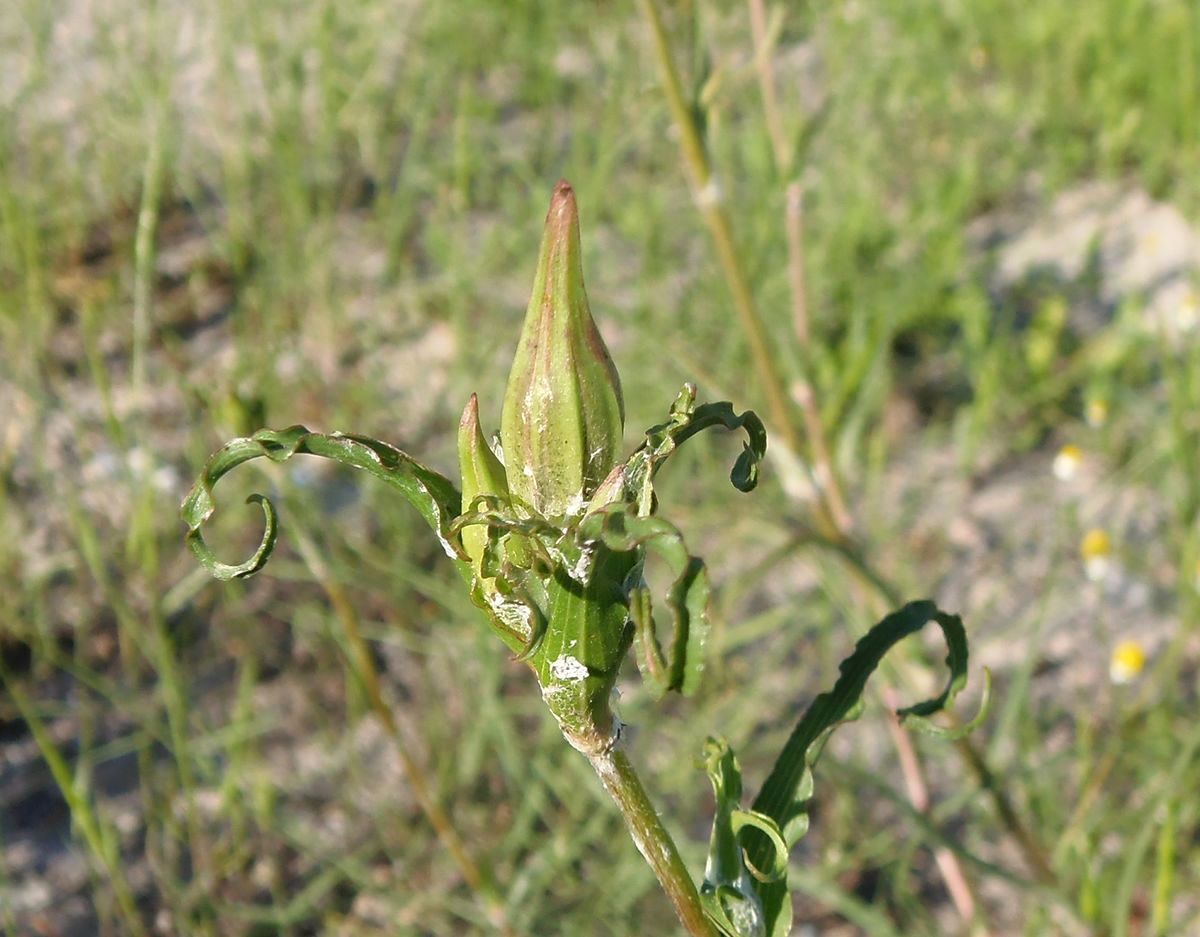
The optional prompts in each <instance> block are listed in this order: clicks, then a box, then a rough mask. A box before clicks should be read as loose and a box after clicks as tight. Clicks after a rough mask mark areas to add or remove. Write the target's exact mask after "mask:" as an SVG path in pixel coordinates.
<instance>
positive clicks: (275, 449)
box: [180, 426, 461, 579]
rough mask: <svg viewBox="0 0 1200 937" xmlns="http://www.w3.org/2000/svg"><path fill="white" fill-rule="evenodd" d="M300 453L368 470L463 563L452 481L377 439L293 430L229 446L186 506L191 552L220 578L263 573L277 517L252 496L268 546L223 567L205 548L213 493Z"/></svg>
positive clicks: (217, 456) (263, 544)
mask: <svg viewBox="0 0 1200 937" xmlns="http://www.w3.org/2000/svg"><path fill="white" fill-rule="evenodd" d="M299 453H306V454H309V455H316V456H321V457H323V458H326V459H332V460H334V461H335V462H340V463H341V464H342V465H349V466H351V467H352V468H357V469H362V470H363V471H365V472H367V473H369V474H371V475H373V476H375V477H376V478H379V479H381V480H383V481H385V482H387V483H388V484H389V485H391V486H392V487H394V488H396V489H398V490H399V491H400V493H401V494H402V495H404V497H405V498H407V499H408V501H409V503H410V504H412V505H413V507H415V508H416V509H417V511H418V512H420V514H421V516H422V517H423V518H425V521H426V523H428V524H429V526H430V527H431V528H432V529H433V531H434V533H435V534H437V536H438V539H439V540H440V541H441V544H442V548H443V549H444V550H445V551H446V553H447V554H448V555H449V556H450V557H452V558H454V559H456V560H460V561H461V556H460V548H459V547H458V546H457V545H456V544H454V543H453V542H452V540H451V535H450V534H449V532H448V526H449V523H450V521H451V520H452V519H453V518H454V517H455V515H457V514H458V512H459V509H460V500H461V499H460V497H459V493H458V489H456V488H455V487H454V484H453V483H452V482H451V481H450V480H449V479H447V478H445V477H444V476H442V475H439V474H438V473H437V472H435V471H433V469H430V468H426V467H425V466H424V465H421V463H419V462H417V461H416V460H415V459H413V458H412V457H411V456H409V455H407V454H406V453H404V452H401V451H400V450H399V449H396V448H394V447H392V446H389V445H388V444H387V443H385V442H380V441H379V440H377V439H371V438H370V437H367V436H352V435H347V434H343V433H330V434H325V433H313V432H310V431H309V430H308V429H306V428H305V427H303V426H291V427H288V428H287V429H285V430H267V429H264V430H259V431H258V432H257V433H255V434H254V435H253V436H250V437H243V438H239V439H234V440H231V441H230V442H228V443H226V444H225V445H224V446H222V447H221V448H220V449H219V450H217V452H215V453H214V454H213V455H212V457H211V458H210V459H209V460H208V464H207V465H205V467H204V473H203V474H202V475H201V476H200V478H199V480H198V481H197V482H196V484H195V485H194V486H192V490H191V491H190V492H188V495H187V497H186V498H184V500H183V504H182V505H181V506H180V515H181V516H182V517H183V520H184V523H186V524H187V526H188V533H187V542H188V546H190V547H191V548H192V552H194V553H195V554H196V556H197V558H198V559H199V560H200V562H201V563H203V564H204V566H205V568H206V569H208V571H209V572H211V573H212V574H213V575H214V576H215V577H216V578H218V579H234V578H243V577H246V576H251V575H253V574H254V573H256V572H258V571H259V570H260V569H262V567H263V566H264V565H265V564H266V562H267V560H268V559H269V558H270V556H271V551H272V550H273V549H274V547H275V536H276V515H275V509H274V506H273V505H272V504H271V501H270V500H269V499H268V498H266V497H264V496H262V495H251V497H250V499H249V500H250V501H257V502H258V503H259V504H260V505H261V506H262V509H263V513H264V515H265V517H266V528H265V530H264V533H263V537H262V540H261V542H260V543H259V546H258V548H257V549H256V550H255V551H254V554H253V555H252V556H251V557H250V558H249V559H248V560H246V561H245V562H243V563H239V564H236V565H230V564H227V563H222V562H221V561H220V560H218V559H217V558H216V555H215V554H214V553H213V551H212V549H211V548H210V547H209V546H208V544H206V543H205V542H204V537H203V535H202V534H201V532H200V528H201V527H202V526H203V524H204V522H205V521H207V520H208V519H209V518H210V517H212V515H213V512H214V511H216V509H217V505H216V500H215V498H214V497H213V487H214V486H215V485H216V483H217V482H218V481H220V480H221V478H222V477H224V476H225V475H226V474H228V473H229V472H230V471H232V470H233V469H235V468H237V466H239V465H241V464H242V463H243V462H249V461H250V460H251V459H257V458H260V457H262V456H266V457H267V458H268V459H270V460H271V461H273V462H286V461H287V460H288V459H290V458H291V457H292V456H294V455H297V454H299Z"/></svg>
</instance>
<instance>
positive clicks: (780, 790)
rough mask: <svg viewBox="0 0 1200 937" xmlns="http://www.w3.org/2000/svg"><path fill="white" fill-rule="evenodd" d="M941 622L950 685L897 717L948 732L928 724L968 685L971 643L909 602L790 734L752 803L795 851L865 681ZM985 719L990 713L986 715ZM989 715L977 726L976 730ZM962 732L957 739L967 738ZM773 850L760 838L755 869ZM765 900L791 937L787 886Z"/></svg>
mask: <svg viewBox="0 0 1200 937" xmlns="http://www.w3.org/2000/svg"><path fill="white" fill-rule="evenodd" d="M931 621H932V622H935V623H936V624H937V625H938V627H939V628H941V630H942V634H943V636H944V637H945V639H946V647H947V651H948V653H947V657H946V666H947V667H948V668H949V671H950V677H949V680H948V682H947V684H946V688H945V689H944V690H943V691H942V692H941V693H940V694H939V695H938V696H937V697H935V698H933V699H931V700H926V701H924V702H921V703H918V704H916V705H915V706H910V707H907V708H906V709H902V710H899V711H898V713H897V715H899V716H900V717H901V718H902V719H903V720H904V721H905V722H907V723H912V724H914V725H917V726H920V727H922V728H925V729H926V730H932V731H942V732H946V731H948V730H939V729H938V727H936V726H934V725H933V723H930V722H929V721H928V717H929V716H931V715H933V714H934V713H936V712H938V711H940V710H942V709H944V708H946V706H947V705H948V704H949V703H950V702H951V701H952V700H953V699H954V697H955V696H957V695H958V693H959V692H960V691H961V690H962V689H963V687H964V686H965V685H966V680H967V637H966V632H965V630H964V629H963V625H962V620H961V619H960V618H959V617H958V616H957V615H948V614H946V613H945V612H942V611H939V610H938V608H937V606H936V605H934V603H933V602H931V601H928V600H922V601H917V602H910V603H909V604H907V605H905V606H904V607H903V608H901V609H899V610H898V611H895V612H893V613H892V614H890V615H888V616H887V617H885V618H884V619H883V620H882V621H880V622H879V623H878V624H877V625H875V626H874V627H873V628H871V630H870V631H868V632H867V633H866V634H865V635H864V636H863V637H862V638H861V639H860V640H859V641H858V643H857V644H856V645H855V647H854V653H852V654H851V655H850V656H849V657H848V658H846V659H845V660H844V661H842V663H841V665H840V667H839V668H838V669H839V672H840V676H839V677H838V680H837V682H836V683H835V684H834V686H833V689H832V690H830V691H829V692H827V693H822V694H820V695H819V696H818V697H817V698H816V699H814V700H813V701H812V703H811V705H810V706H809V707H808V709H807V710H806V711H805V713H804V715H803V716H802V717H801V718H800V721H799V723H797V725H796V727H795V729H793V730H792V734H791V736H790V737H789V738H788V740H787V742H786V744H785V745H784V747H783V751H782V752H781V753H780V755H779V758H778V759H777V760H776V762H775V766H774V767H773V768H772V769H771V773H770V775H769V776H768V777H767V780H766V782H765V783H764V784H763V786H762V789H761V790H760V791H759V794H758V797H757V798H756V799H755V801H754V810H755V811H756V812H758V813H761V814H764V815H765V816H767V817H770V818H771V819H772V820H774V821H775V822H776V823H777V824H778V825H779V827H780V828H781V829H782V830H783V835H784V839H785V840H786V842H787V845H788V846H789V847H791V846H792V845H793V844H794V843H795V842H796V841H797V840H798V839H799V838H800V837H801V836H803V835H804V833H805V831H806V830H807V828H808V815H807V812H808V800H809V799H810V798H811V796H812V766H813V765H814V764H815V763H816V760H817V758H818V756H819V755H820V753H821V749H822V748H823V746H824V743H825V740H826V739H827V738H828V736H829V734H830V733H831V732H832V731H833V730H834V729H835V728H836V727H837V726H838V725H840V724H841V723H843V722H847V721H850V720H852V719H854V718H857V716H858V714H859V712H861V709H862V694H863V690H864V689H865V687H866V683H867V679H868V678H869V677H870V676H871V674H872V673H874V671H875V668H876V667H878V666H879V662H880V661H881V660H882V659H883V656H884V655H885V654H886V653H887V652H888V651H889V650H890V649H891V648H892V647H893V646H894V645H895V644H896V643H898V642H899V641H901V640H902V639H904V638H906V637H907V636H908V635H910V634H915V633H916V632H918V631H920V630H921V629H922V628H924V627H925V625H927V624H928V623H929V622H931ZM984 711H986V710H984ZM982 716H983V713H982V712H981V714H980V716H978V717H976V719H975V720H973V721H972V725H974V724H977V723H978V721H979V720H980V719H981V718H982ZM965 728H966V727H964V729H963V730H958V731H965ZM773 849H774V847H773V846H772V844H771V843H770V842H769V841H768V840H767V839H766V838H765V837H761V836H758V837H754V841H753V842H752V843H751V844H750V846H749V848H748V850H747V855H748V859H749V861H750V863H751V864H752V865H753V866H754V867H757V868H761V867H762V864H763V863H764V862H765V861H767V860H769V859H770V858H771V854H772V852H773ZM759 894H760V896H761V898H762V902H763V907H764V909H765V910H766V913H767V920H768V924H769V930H768V933H769V934H770V935H771V937H780V935H783V934H786V929H781V928H782V924H781V921H782V916H783V915H785V914H787V909H788V907H789V902H788V900H787V890H786V887H784V886H783V885H782V884H781V883H778V882H776V883H766V884H760V886H759Z"/></svg>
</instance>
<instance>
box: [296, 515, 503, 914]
mask: <svg viewBox="0 0 1200 937" xmlns="http://www.w3.org/2000/svg"><path fill="white" fill-rule="evenodd" d="M292 537H293V539H294V541H295V543H296V548H297V550H298V551H299V553H300V557H301V559H302V560H303V561H304V565H305V566H307V567H308V570H309V572H310V573H311V574H312V576H313V578H314V579H316V581H317V582H318V583H319V584H320V586H321V588H322V589H323V590H324V592H325V595H326V597H327V598H328V599H329V604H330V605H331V606H332V607H333V611H334V614H335V615H337V618H338V621H339V623H340V624H341V626H342V633H343V634H344V635H345V636H346V643H347V645H348V646H349V652H350V661H349V663H350V668H351V670H352V672H353V673H354V676H355V677H356V678H357V679H358V681H359V684H360V685H361V687H362V690H363V693H364V694H365V696H366V698H367V705H368V706H369V707H370V708H371V712H372V713H373V714H374V715H375V718H376V719H378V720H379V723H380V725H382V726H383V728H384V731H385V732H387V734H388V736H389V737H390V738H391V740H392V743H393V745H394V746H395V749H396V754H397V756H398V757H399V759H400V768H401V770H402V771H403V772H404V776H405V780H406V781H407V783H408V786H409V789H410V790H411V791H412V793H413V797H414V798H415V800H416V801H417V805H418V806H419V807H420V809H421V812H422V813H423V814H425V817H426V819H427V820H428V821H429V825H430V826H432V827H433V829H434V832H435V833H436V834H437V837H438V840H439V841H440V842H441V844H442V846H444V847H445V849H446V851H447V852H448V853H450V856H451V858H452V859H453V860H454V863H455V865H457V866H458V870H459V874H461V875H462V877H463V881H465V882H466V883H467V887H468V888H470V889H471V891H473V892H474V893H475V895H476V896H477V898H478V899H479V901H480V903H481V904H482V905H483V909H484V912H485V913H486V915H487V919H488V921H489V923H490V924H491V925H492V927H493V928H495V930H496V932H497V933H499V934H501V935H503V937H516V932H515V931H514V930H513V929H512V927H511V926H510V925H509V923H508V918H507V915H506V913H505V910H504V904H503V902H502V901H501V900H500V897H499V895H497V893H496V889H495V886H494V885H493V884H492V882H491V881H490V878H489V876H487V875H486V874H485V873H484V871H483V870H482V869H481V868H480V867H479V865H478V864H477V863H476V862H475V859H474V858H473V857H472V856H471V854H470V852H469V851H468V849H467V846H466V844H465V843H464V842H463V841H462V837H460V836H459V835H458V830H456V829H455V828H454V824H453V823H452V822H451V820H450V817H449V816H448V815H447V814H446V811H445V810H444V809H443V808H442V805H441V804H439V803H438V801H437V799H436V798H435V797H434V795H433V792H432V790H431V788H430V784H429V781H428V779H427V778H426V776H425V771H424V769H423V768H422V767H421V764H420V763H419V762H418V761H417V760H416V759H415V758H413V756H412V754H411V753H410V752H409V750H408V746H407V745H406V744H405V742H404V737H403V735H402V734H401V731H400V726H399V724H398V722H397V720H396V714H395V713H394V712H392V708H391V706H389V705H388V703H387V701H386V700H385V699H384V698H383V692H382V690H381V689H380V684H379V672H378V670H376V669H375V661H374V659H373V658H372V657H371V651H370V648H369V647H368V646H367V642H366V640H365V639H364V638H363V636H362V629H360V628H359V625H358V613H357V612H356V611H355V609H354V605H353V603H351V601H350V599H349V597H348V596H347V595H346V590H345V589H343V588H342V585H341V583H340V582H338V581H337V579H335V578H334V577H333V576H332V575H331V574H330V572H329V570H328V568H327V567H326V566H325V563H324V562H323V561H322V559H321V556H320V553H319V552H318V551H317V549H316V547H315V546H314V544H313V542H312V540H311V539H310V538H309V537H308V535H307V534H306V533H304V531H303V530H301V529H300V528H299V526H297V528H296V529H295V530H293V532H292Z"/></svg>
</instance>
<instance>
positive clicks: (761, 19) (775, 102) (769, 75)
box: [749, 0, 792, 176]
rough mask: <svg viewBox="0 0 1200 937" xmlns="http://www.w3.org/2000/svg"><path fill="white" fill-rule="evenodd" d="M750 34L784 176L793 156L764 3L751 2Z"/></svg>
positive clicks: (778, 165) (765, 110) (773, 143)
mask: <svg viewBox="0 0 1200 937" xmlns="http://www.w3.org/2000/svg"><path fill="white" fill-rule="evenodd" d="M749 6H750V35H751V37H752V38H753V40H754V64H755V67H756V69H757V71H758V90H759V92H760V93H761V94H762V99H763V117H764V118H765V120H766V124H767V134H768V135H769V136H770V138H771V148H772V149H773V150H774V151H775V167H776V168H777V169H778V170H779V173H780V175H783V176H786V175H787V174H788V173H789V172H791V168H792V154H791V147H790V146H789V145H788V139H787V135H786V134H785V133H784V130H783V120H782V118H781V117H780V114H779V97H778V96H777V95H776V94H775V69H774V68H772V67H771V61H772V60H771V49H772V46H773V42H772V41H771V40H772V36H771V35H770V34H769V33H768V32H767V11H766V7H765V5H764V4H763V0H749Z"/></svg>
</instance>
